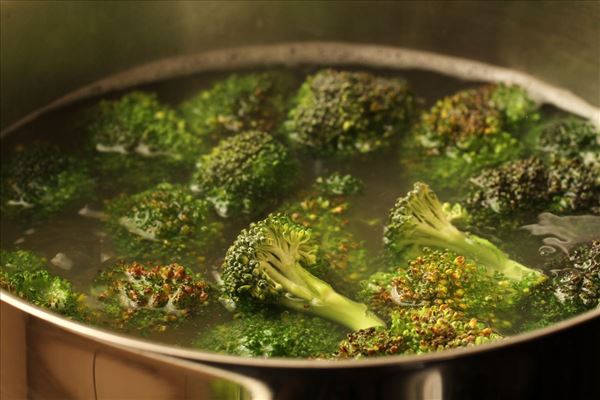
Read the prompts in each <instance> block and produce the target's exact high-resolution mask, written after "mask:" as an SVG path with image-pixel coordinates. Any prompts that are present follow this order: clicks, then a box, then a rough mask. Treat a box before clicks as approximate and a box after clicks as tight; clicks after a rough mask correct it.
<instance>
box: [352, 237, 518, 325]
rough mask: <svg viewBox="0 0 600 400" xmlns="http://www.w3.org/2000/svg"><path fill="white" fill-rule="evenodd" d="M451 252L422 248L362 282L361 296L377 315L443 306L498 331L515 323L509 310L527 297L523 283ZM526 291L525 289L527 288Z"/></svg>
mask: <svg viewBox="0 0 600 400" xmlns="http://www.w3.org/2000/svg"><path fill="white" fill-rule="evenodd" d="M524 284H525V282H520V281H519V283H518V284H515V283H514V282H512V281H511V280H510V279H507V278H506V277H504V276H503V275H502V274H500V273H495V274H489V273H488V271H487V269H486V268H484V267H483V266H481V265H478V264H477V263H475V262H472V261H470V260H467V259H465V257H463V256H458V255H456V254H455V253H452V252H450V251H440V250H431V249H428V248H424V249H423V250H422V254H421V255H420V256H418V257H416V258H414V259H412V260H410V261H408V263H407V265H403V266H401V267H400V268H398V269H397V270H396V271H394V272H387V273H382V272H378V273H375V274H374V275H372V276H371V277H369V279H367V280H365V281H364V282H362V286H363V289H362V290H361V292H360V297H361V298H362V299H363V300H365V302H367V304H369V305H370V306H371V308H372V309H373V310H375V311H376V312H378V314H379V315H382V316H389V315H391V313H392V311H394V310H397V309H399V308H406V307H423V306H433V305H441V304H445V305H447V306H448V307H450V308H451V309H453V310H455V311H460V312H463V313H465V315H467V316H470V317H476V318H478V319H480V320H483V321H486V322H487V323H489V324H490V325H492V326H494V327H495V328H497V329H501V330H504V329H508V328H510V327H511V319H512V318H511V315H510V312H511V311H512V310H513V309H514V306H515V304H516V303H517V302H518V301H520V299H521V297H522V296H523V295H525V293H523V291H522V286H524ZM526 292H527V291H526Z"/></svg>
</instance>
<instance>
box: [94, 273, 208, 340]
mask: <svg viewBox="0 0 600 400" xmlns="http://www.w3.org/2000/svg"><path fill="white" fill-rule="evenodd" d="M92 292H93V294H94V296H95V298H97V299H98V301H99V302H100V304H101V310H102V311H103V313H104V319H106V321H105V322H106V323H108V324H109V325H111V326H116V327H118V328H121V329H126V330H135V331H141V332H145V331H147V330H156V331H163V330H165V329H166V328H167V326H168V324H170V323H171V324H172V323H174V322H175V321H178V320H180V319H181V318H185V317H187V316H189V315H191V314H195V313H198V312H200V311H201V310H202V309H203V308H205V307H206V306H207V304H208V301H209V293H210V288H209V285H208V283H206V282H205V281H204V280H202V278H201V276H200V275H198V274H194V273H193V272H191V271H190V270H189V269H187V268H184V267H183V266H181V265H179V264H169V265H155V264H148V265H142V264H140V263H138V262H132V263H123V262H121V263H118V264H117V265H115V266H114V267H112V268H109V269H107V270H105V271H103V272H102V273H101V274H100V276H99V277H98V278H97V279H96V282H95V286H94V288H93V290H92Z"/></svg>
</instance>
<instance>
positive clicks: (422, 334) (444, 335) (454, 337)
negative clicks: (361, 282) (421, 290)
mask: <svg viewBox="0 0 600 400" xmlns="http://www.w3.org/2000/svg"><path fill="white" fill-rule="evenodd" d="M390 330H391V332H392V333H393V334H396V335H400V336H401V337H402V339H403V341H404V343H405V346H406V348H407V350H406V351H405V353H414V354H421V353H428V352H432V351H441V350H446V349H454V348H457V347H465V346H473V345H480V344H484V343H489V342H491V341H494V340H498V339H501V338H502V335H500V334H498V333H497V332H494V330H492V329H491V328H490V327H489V326H487V325H486V324H485V323H483V322H481V321H478V320H477V319H475V318H468V317H466V316H465V315H464V314H463V313H461V312H460V311H455V310H453V309H451V308H450V307H448V306H447V305H446V304H442V305H439V306H428V307H418V308H408V309H404V310H400V311H396V312H394V313H393V314H392V324H391V327H390Z"/></svg>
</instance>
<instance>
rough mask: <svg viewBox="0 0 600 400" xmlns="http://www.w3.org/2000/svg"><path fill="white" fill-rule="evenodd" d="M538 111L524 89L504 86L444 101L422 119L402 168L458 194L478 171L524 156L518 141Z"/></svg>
mask: <svg viewBox="0 0 600 400" xmlns="http://www.w3.org/2000/svg"><path fill="white" fill-rule="evenodd" d="M536 108H537V107H536V105H535V104H534V103H533V102H532V101H531V100H530V99H529V98H528V96H527V94H526V92H525V91H524V90H523V89H522V88H520V87H518V86H506V85H503V84H490V85H485V86H481V87H479V88H476V89H468V90H463V91H460V92H458V93H456V94H454V95H452V96H448V97H445V98H443V99H441V100H438V101H437V103H436V104H435V105H434V106H433V107H432V108H431V109H430V110H429V111H428V112H427V113H425V114H423V115H422V117H421V121H420V124H419V125H418V126H417V127H416V129H414V131H413V135H412V136H411V137H410V138H409V141H408V143H407V144H406V146H405V148H406V149H408V151H405V152H404V153H403V155H402V156H403V158H405V160H403V162H404V163H406V164H407V165H409V166H411V167H412V169H414V170H415V171H416V173H417V175H418V176H419V177H420V176H427V177H428V179H429V181H431V182H432V183H433V184H434V186H436V187H438V188H450V189H456V188H460V187H462V185H463V183H464V182H465V181H466V180H467V179H468V177H469V176H470V175H472V174H473V173H475V172H477V171H479V170H480V169H482V168H484V167H486V166H493V165H497V164H500V163H502V162H504V161H507V160H511V159H514V158H516V157H517V156H518V155H520V154H521V152H522V146H521V144H520V141H519V140H518V139H517V137H518V134H519V133H520V131H522V130H523V128H524V125H525V124H526V123H527V122H531V121H535V120H537V119H538V114H537V113H536ZM415 160H418V161H415ZM411 164H417V165H411Z"/></svg>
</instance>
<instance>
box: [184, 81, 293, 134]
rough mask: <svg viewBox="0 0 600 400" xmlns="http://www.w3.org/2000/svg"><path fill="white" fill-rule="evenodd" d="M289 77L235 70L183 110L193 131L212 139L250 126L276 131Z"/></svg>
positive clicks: (254, 128)
mask: <svg viewBox="0 0 600 400" xmlns="http://www.w3.org/2000/svg"><path fill="white" fill-rule="evenodd" d="M288 80H289V79H287V77H286V76H284V75H283V74H278V73H273V72H263V73H250V74H244V75H236V74H234V75H231V76H229V77H228V78H227V79H224V80H221V81H218V82H217V83H215V84H214V85H213V86H212V87H211V88H210V89H207V90H204V91H202V92H200V93H199V94H198V95H196V96H195V97H193V98H192V99H190V100H188V101H186V102H185V103H183V104H182V105H181V107H180V111H181V114H182V115H183V117H184V118H185V120H186V121H187V122H188V123H189V125H190V129H192V131H194V132H195V133H196V134H198V135H199V136H201V137H208V138H210V139H212V140H219V139H222V138H223V137H224V136H226V135H228V134H235V133H237V132H243V131H247V130H259V131H264V132H269V133H273V132H274V131H275V129H276V128H277V126H278V125H279V123H280V122H281V120H282V119H283V117H284V115H285V106H286V97H287V96H286V92H287V91H288V90H289V86H291V85H290V82H288Z"/></svg>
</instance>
